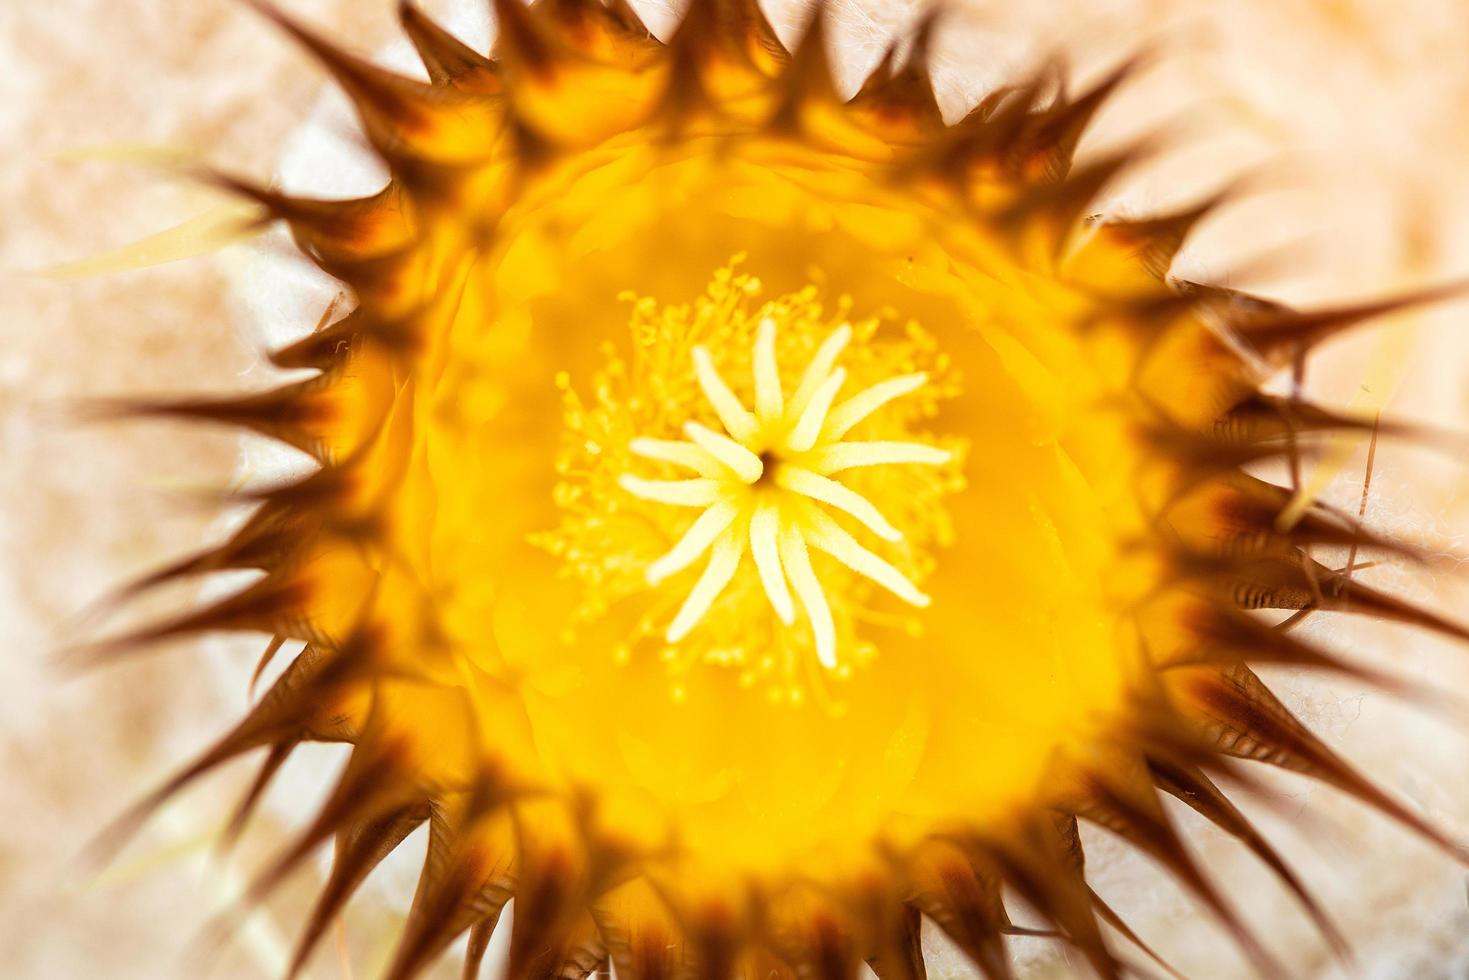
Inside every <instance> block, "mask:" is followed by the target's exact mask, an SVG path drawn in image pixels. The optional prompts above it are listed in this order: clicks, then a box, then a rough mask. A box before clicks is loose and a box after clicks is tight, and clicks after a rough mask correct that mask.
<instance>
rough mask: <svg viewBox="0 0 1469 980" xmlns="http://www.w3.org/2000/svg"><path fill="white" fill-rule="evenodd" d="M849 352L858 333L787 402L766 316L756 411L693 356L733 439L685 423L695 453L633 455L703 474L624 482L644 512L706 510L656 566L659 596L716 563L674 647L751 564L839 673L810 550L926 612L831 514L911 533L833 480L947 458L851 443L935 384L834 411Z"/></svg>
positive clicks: (776, 605) (667, 444)
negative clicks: (853, 435) (686, 573)
mask: <svg viewBox="0 0 1469 980" xmlns="http://www.w3.org/2000/svg"><path fill="white" fill-rule="evenodd" d="M851 339H852V328H851V327H850V326H847V325H843V326H841V327H838V328H837V329H836V330H834V331H833V332H832V333H831V334H830V335H828V336H827V337H826V339H825V340H824V341H822V343H821V345H820V346H819V347H818V348H817V350H816V353H815V354H814V356H813V357H812V358H811V361H810V363H809V364H808V365H807V366H806V369H805V371H804V372H803V373H802V375H801V379H800V382H799V383H798V385H797V387H796V390H795V392H794V393H793V394H792V395H791V396H790V397H789V398H787V397H786V395H785V393H784V392H783V391H782V390H781V380H780V365H779V363H778V361H777V357H776V343H775V341H776V323H775V321H774V320H773V319H771V318H769V317H766V318H765V319H763V320H761V321H760V323H759V325H758V326H757V328H756V331H755V342H754V351H753V358H752V362H753V363H752V375H753V381H754V396H755V407H754V411H753V412H752V411H750V410H748V409H746V408H745V406H744V404H743V403H742V402H741V401H740V399H739V397H738V396H737V395H736V394H735V393H734V392H733V391H732V390H730V387H729V386H728V385H727V384H725V382H724V379H723V378H721V377H720V375H719V372H718V371H717V370H716V369H715V367H714V360H713V358H712V357H711V356H710V354H709V351H708V350H707V349H705V348H704V347H695V348H694V350H693V365H694V376H695V378H696V379H697V381H698V384H699V388H700V389H701V390H702V391H703V393H704V397H705V398H706V399H708V401H709V404H710V406H711V407H712V408H713V409H714V413H715V415H717V416H718V418H719V421H720V422H721V424H722V425H723V428H724V431H723V432H716V431H715V430H713V429H711V428H709V427H708V426H705V425H701V424H700V423H698V422H695V421H688V422H685V423H684V426H683V431H684V434H685V435H686V436H688V440H687V441H683V440H668V439H649V438H638V439H634V440H633V441H632V442H631V444H630V445H629V449H630V450H631V452H632V453H634V454H635V455H637V456H641V457H643V458H645V459H651V460H658V461H661V462H664V463H669V464H672V465H674V466H678V467H682V468H685V469H688V470H690V471H692V472H694V473H696V474H697V476H695V477H692V478H689V479H682V480H648V479H644V478H642V477H639V476H634V475H632V474H624V475H623V476H622V477H621V481H620V482H621V485H622V487H623V488H624V489H625V490H626V491H627V492H628V493H630V494H632V495H634V496H636V497H639V498H642V499H644V500H649V501H656V502H658V503H662V504H669V505H672V506H678V507H697V508H701V509H702V510H703V513H702V514H700V515H699V517H698V518H697V519H696V520H695V521H694V523H693V524H692V525H691V526H690V527H689V529H688V530H687V531H686V532H684V534H683V536H682V537H681V538H680V539H679V540H678V542H677V543H676V544H674V546H673V547H672V548H670V549H669V550H668V551H667V553H665V554H664V555H662V556H661V557H659V558H658V559H657V560H656V561H654V562H652V563H651V564H650V565H649V566H648V570H647V579H648V583H649V584H650V585H658V584H659V583H661V582H663V581H665V580H666V579H668V578H669V577H670V576H673V575H676V574H677V573H679V572H681V571H683V570H684V569H686V568H688V567H689V566H690V565H692V564H694V563H695V562H697V561H698V560H699V559H700V558H702V557H703V556H704V555H705V553H708V554H709V560H708V562H707V564H706V565H705V566H704V571H703V573H702V574H701V575H700V576H699V578H698V580H697V581H696V582H695V583H694V586H693V588H692V589H691V590H690V591H689V594H688V596H687V598H685V599H684V602H683V605H682V606H681V607H680V608H679V610H678V612H677V613H676V614H675V615H674V617H673V620H672V622H670V623H669V625H668V629H667V632H666V634H665V635H666V639H667V640H668V642H669V643H677V642H679V641H680V640H682V639H683V638H684V637H686V636H688V635H689V633H690V631H692V630H693V629H694V627H695V626H697V625H698V624H699V622H700V620H702V619H703V618H704V615H705V614H706V613H707V612H708V611H709V608H710V607H711V606H712V605H713V604H714V602H715V601H716V600H717V599H718V598H719V596H720V595H721V593H723V591H724V590H725V588H726V587H727V586H728V585H729V583H730V580H731V579H733V578H734V576H735V573H736V572H737V571H738V570H739V566H740V562H741V561H742V560H743V559H744V556H745V553H746V552H747V551H748V552H749V554H750V555H751V557H752V558H753V559H754V563H755V570H756V572H757V573H758V575H759V579H760V584H761V586H762V587H763V590H764V592H765V596H766V597H767V598H768V599H769V601H770V605H771V608H772V609H774V611H775V614H776V616H777V617H778V618H779V619H780V621H781V622H782V623H784V624H786V625H787V626H789V625H792V624H794V623H795V620H796V602H799V603H800V605H801V608H802V609H803V610H804V611H805V613H806V618H807V619H808V620H809V622H810V624H811V631H812V636H813V639H814V642H815V647H816V656H817V659H818V660H819V661H820V662H821V664H822V665H823V666H825V667H827V668H835V667H836V665H837V637H836V628H835V625H834V623H833V620H832V613H831V605H830V603H829V601H828V599H827V595H826V591H825V589H824V588H823V586H822V582H821V579H820V577H819V576H818V575H817V574H816V571H815V569H814V568H813V567H812V564H811V549H812V548H815V549H816V550H818V551H822V552H825V553H826V554H828V555H830V556H832V557H833V558H835V559H836V560H837V561H839V562H841V563H842V564H843V565H845V566H847V567H848V568H850V569H851V570H852V571H854V572H856V573H857V574H859V575H861V576H864V577H865V578H868V579H870V580H871V581H873V582H875V583H877V584H878V585H880V586H882V587H883V588H885V589H887V590H888V591H889V592H891V593H893V594H894V595H896V596H898V597H899V598H900V599H903V600H904V601H905V602H908V603H910V604H912V605H914V606H919V607H923V606H927V605H928V602H929V598H928V596H927V595H925V594H924V593H922V592H920V591H919V590H918V587H917V586H915V585H914V584H913V582H912V581H910V580H909V579H908V577H907V576H905V575H904V574H903V573H902V572H900V571H899V570H898V569H897V568H895V567H893V565H892V564H890V563H889V562H888V561H886V560H885V559H883V558H881V557H879V556H878V555H877V554H875V553H873V552H872V551H870V550H869V549H868V548H866V547H864V546H863V545H862V544H861V543H859V542H858V541H857V539H856V538H854V537H853V536H852V535H851V534H850V533H848V532H847V530H846V529H845V528H843V527H842V525H841V524H840V523H838V522H837V520H836V519H835V518H834V517H832V515H831V514H829V513H827V511H826V510H825V508H827V507H830V508H833V509H835V510H837V511H840V512H842V513H843V514H846V515H847V516H848V517H850V518H852V519H853V520H855V521H856V522H857V523H859V524H861V525H862V526H863V527H864V528H866V529H867V530H868V531H871V532H872V533H873V534H874V535H876V536H877V537H878V538H881V539H882V540H884V541H898V540H900V539H901V538H902V536H903V535H902V532H901V531H899V530H898V529H897V528H896V527H894V526H893V525H892V524H891V523H889V521H888V520H887V518H885V517H884V516H883V515H882V513H881V512H880V511H879V510H878V508H877V507H876V506H875V505H874V504H873V503H872V501H870V500H868V499H867V498H866V497H864V496H863V495H862V494H860V493H858V492H856V491H855V490H853V489H851V488H850V487H848V486H846V485H845V484H843V483H841V482H839V481H837V480H836V479H834V477H835V475H836V474H838V473H841V472H843V471H845V470H851V469H856V468H858V467H868V466H890V465H903V464H922V465H929V466H939V465H943V464H945V463H947V462H948V461H949V459H950V456H951V454H950V453H949V452H948V451H947V450H944V449H940V448H938V447H937V446H931V445H927V444H925V443H920V442H904V441H870V442H861V441H850V442H844V441H843V439H844V438H845V436H846V435H847V434H848V433H849V432H851V431H852V429H853V428H855V427H856V426H857V425H859V424H860V423H861V422H862V421H863V420H864V419H866V418H868V417H869V416H870V415H872V414H873V413H874V412H877V411H878V410H880V409H881V408H882V407H883V406H884V405H886V404H887V403H888V402H890V401H892V400H893V399H895V398H900V397H902V396H903V395H907V394H910V393H912V392H914V391H917V390H918V389H919V388H921V387H923V386H924V385H925V384H926V383H927V382H928V375H927V374H924V373H914V374H904V375H899V376H897V377H893V378H889V379H887V380H885V381H881V382H879V383H877V384H874V385H872V386H871V387H868V388H865V389H863V390H862V391H859V392H858V393H856V394H854V395H852V396H851V397H849V398H847V399H846V400H845V401H842V402H841V403H839V404H837V403H836V398H837V395H838V394H839V393H840V392H841V389H842V385H843V384H844V383H845V382H846V379H847V372H846V370H845V369H844V368H841V367H837V366H836V362H837V359H838V358H839V357H840V356H841V353H842V351H843V349H845V347H846V346H847V344H848V343H849V342H850V341H851ZM793 592H794V596H795V598H794V600H793V598H792V593H793Z"/></svg>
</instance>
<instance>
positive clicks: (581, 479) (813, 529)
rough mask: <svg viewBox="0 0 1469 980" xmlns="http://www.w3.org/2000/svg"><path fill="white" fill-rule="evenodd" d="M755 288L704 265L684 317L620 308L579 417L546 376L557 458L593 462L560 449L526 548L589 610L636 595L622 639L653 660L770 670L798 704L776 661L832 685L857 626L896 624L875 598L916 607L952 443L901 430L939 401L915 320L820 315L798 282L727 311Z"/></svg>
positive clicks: (856, 648) (645, 306)
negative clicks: (551, 485) (607, 354)
mask: <svg viewBox="0 0 1469 980" xmlns="http://www.w3.org/2000/svg"><path fill="white" fill-rule="evenodd" d="M759 291H760V285H759V283H758V281H756V280H754V279H753V278H751V277H748V276H739V277H736V276H733V274H732V272H731V270H722V271H721V273H720V274H719V275H718V276H716V279H715V283H714V285H713V286H711V288H710V290H709V292H708V294H707V295H706V296H704V297H702V298H701V300H699V301H698V302H696V303H695V304H694V305H693V307H692V308H689V307H663V308H660V307H658V306H657V305H656V304H655V303H653V302H652V301H642V302H640V303H639V304H638V306H637V307H636V309H635V313H634V317H633V339H634V358H633V360H634V364H633V366H632V367H631V368H630V367H629V366H628V365H627V364H626V363H624V362H623V361H621V360H619V359H617V358H615V357H614V358H613V360H612V362H611V363H609V365H608V369H607V370H606V371H605V372H603V374H602V375H600V376H599V377H598V378H597V379H595V381H594V386H595V387H596V389H597V391H598V407H597V409H595V410H592V411H591V412H588V410H587V409H585V408H584V407H583V406H582V405H581V402H580V400H579V399H578V398H576V396H575V395H574V394H572V393H571V390H570V381H569V379H566V382H565V385H564V386H565V387H566V388H567V391H568V398H569V399H570V401H569V404H568V412H567V422H568V429H569V431H570V432H571V433H572V436H573V438H572V439H571V440H570V445H571V446H572V447H573V455H579V456H591V457H593V458H594V459H592V460H588V462H590V463H591V466H592V468H593V470H594V471H595V472H593V473H590V474H589V473H586V472H585V471H582V470H581V468H580V467H579V466H575V465H571V464H570V462H569V461H568V460H567V459H565V458H564V459H563V464H565V465H563V469H562V473H563V477H564V478H565V479H563V482H562V484H561V486H560V487H559V488H558V497H559V498H560V499H561V500H562V501H564V502H565V501H569V502H571V506H570V508H569V509H570V510H571V511H572V512H573V513H572V515H571V519H570V520H568V521H567V522H565V523H564V524H563V526H562V527H561V528H560V529H559V530H558V532H557V533H555V534H553V535H549V536H546V538H545V539H544V540H545V542H546V543H547V544H548V545H549V546H550V547H551V548H552V550H553V551H555V552H557V553H559V554H561V555H562V556H563V557H565V558H567V559H568V560H569V561H570V563H571V564H572V566H573V567H574V569H575V570H576V572H577V573H578V574H579V576H580V577H581V578H582V579H583V580H584V582H586V583H587V584H588V585H589V592H591V593H593V594H594V595H595V596H596V597H597V601H595V602H594V603H593V606H594V607H595V608H597V609H605V608H606V607H607V606H608V605H610V604H611V601H612V600H613V599H614V598H617V599H620V598H622V597H623V596H625V597H626V598H629V599H631V598H634V597H636V596H637V595H638V594H641V595H642V598H643V599H644V600H647V601H649V603H650V605H649V610H648V615H647V616H646V617H645V618H644V621H643V623H642V629H641V630H640V632H641V633H642V634H643V635H644V636H647V635H649V634H655V635H657V636H658V637H660V638H661V640H662V642H663V644H664V651H663V656H664V659H665V660H667V661H669V662H670V663H671V664H674V665H676V666H677V665H684V664H687V663H688V662H689V661H690V660H695V661H703V662H717V663H725V664H735V665H740V666H742V667H744V668H745V673H744V674H743V676H742V680H745V682H746V683H749V682H752V681H753V679H754V677H755V676H756V675H757V674H760V673H772V672H779V673H781V674H782V675H784V676H785V677H786V678H787V685H786V692H785V693H787V694H789V695H791V696H793V697H795V699H796V700H799V694H798V693H797V692H799V690H800V683H799V681H798V679H796V678H794V677H793V676H792V675H795V674H796V673H797V670H796V667H797V666H798V665H797V664H795V663H794V662H793V661H794V660H796V659H801V658H805V659H809V658H810V657H814V660H815V662H816V663H817V664H819V666H820V667H821V668H823V669H824V671H826V672H829V673H835V674H836V675H837V676H846V674H847V673H849V671H850V667H851V665H852V664H854V663H857V662H860V661H861V660H862V659H863V658H864V657H865V656H869V655H871V654H872V653H874V652H875V649H872V648H869V647H868V646H866V645H865V644H864V642H863V640H862V639H861V638H860V634H861V632H862V631H861V630H859V629H858V623H859V622H864V621H871V622H874V623H882V622H888V623H892V622H894V621H901V613H897V614H895V613H893V612H892V611H885V610H884V609H883V608H882V607H883V604H884V602H890V601H891V600H892V599H896V600H897V605H898V606H899V607H900V608H906V609H908V610H909V611H910V612H911V610H914V609H922V608H925V607H927V606H928V604H929V597H928V596H927V595H925V594H924V593H923V591H922V590H921V589H920V588H919V585H918V584H917V583H918V582H919V581H921V579H922V576H923V575H924V574H926V572H927V570H928V567H929V565H930V559H929V557H928V555H927V551H926V548H927V546H928V545H931V544H932V543H934V542H935V541H936V540H937V539H938V538H940V537H942V536H943V534H944V533H945V527H946V523H945V518H944V516H943V513H942V508H941V507H939V506H937V505H938V503H939V499H938V498H940V497H941V496H943V495H944V494H946V493H948V492H950V491H952V490H954V489H957V486H958V479H959V478H958V476H957V472H958V461H957V458H956V451H957V450H958V449H959V448H961V447H959V446H958V445H957V444H954V445H938V444H936V442H935V441H934V440H933V439H932V438H931V437H927V436H925V435H923V434H922V433H920V432H916V431H915V423H917V422H919V421H920V420H921V419H923V418H924V417H926V416H930V415H932V414H933V413H934V412H935V410H936V408H937V404H938V400H939V399H940V398H941V397H942V396H944V395H945V394H948V393H951V385H949V384H947V383H946V382H943V381H939V380H935V379H934V378H933V372H932V371H930V370H925V369H923V367H922V366H923V364H924V363H925V362H935V365H934V366H936V367H938V368H940V370H941V369H942V367H943V365H942V364H941V363H938V362H941V358H938V357H937V356H935V355H934V353H933V350H932V344H931V341H930V340H929V338H928V337H927V335H926V334H924V333H923V332H922V331H921V330H920V329H919V328H918V327H917V326H916V325H913V324H909V325H908V326H907V329H906V331H905V332H902V333H901V334H900V336H898V337H888V336H884V330H883V327H884V323H883V321H882V320H881V319H872V320H867V321H863V322H858V323H853V322H852V321H851V319H850V318H849V317H848V316H847V315H846V314H847V313H848V312H849V310H848V307H849V306H850V303H841V304H839V307H840V309H839V310H838V311H837V315H836V316H835V317H829V316H827V315H825V314H824V311H823V310H822V308H821V307H820V305H819V304H818V303H817V302H816V299H815V297H816V289H815V287H808V288H807V289H806V290H803V291H802V292H800V293H798V294H795V295H793V296H789V297H784V298H782V299H779V300H775V301H773V302H770V303H766V304H764V305H763V306H761V307H759V308H758V309H757V310H754V311H747V310H746V305H747V301H748V300H749V299H751V298H753V297H755V296H757V295H758V293H759ZM889 332H891V331H889ZM588 437H591V438H588ZM592 445H595V446H596V451H595V452H591V451H589V449H588V447H589V446H592ZM614 470H615V472H614ZM608 476H610V477H611V480H610V481H609V480H608V479H607V477H608ZM630 521H636V522H637V523H636V527H634V526H633V524H632V523H630ZM633 566H635V567H636V570H637V576H636V585H635V586H634V585H633V583H632V582H629V581H628V578H629V576H628V575H627V573H628V572H629V571H631V568H632V567H633ZM614 579H616V580H619V581H620V586H619V587H617V588H614V589H612V590H610V591H611V592H613V593H622V595H609V594H608V592H609V589H608V585H609V583H610V582H611V581H612V580H614ZM883 596H886V597H888V599H886V600H885V599H884V598H883ZM911 625H913V626H914V628H916V627H917V624H911ZM762 640H763V642H762ZM778 652H779V653H783V654H784V656H776V655H775V654H777V653H778ZM808 653H809V656H807V654H808Z"/></svg>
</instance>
